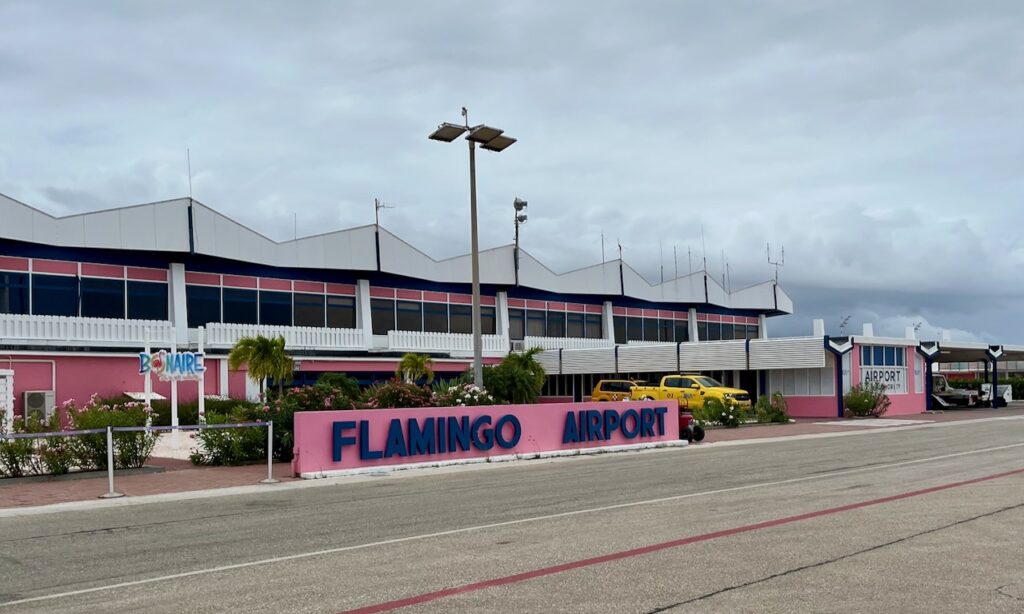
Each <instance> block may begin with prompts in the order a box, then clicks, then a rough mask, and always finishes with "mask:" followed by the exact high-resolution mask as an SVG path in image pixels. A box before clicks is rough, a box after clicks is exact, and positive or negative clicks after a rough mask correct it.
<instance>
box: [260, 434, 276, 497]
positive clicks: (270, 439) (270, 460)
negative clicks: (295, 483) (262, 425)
mask: <svg viewBox="0 0 1024 614" xmlns="http://www.w3.org/2000/svg"><path fill="white" fill-rule="evenodd" d="M278 481H279V480H275V479H274V421H273V420H270V421H269V422H267V479H265V480H260V484H277V483H278Z"/></svg>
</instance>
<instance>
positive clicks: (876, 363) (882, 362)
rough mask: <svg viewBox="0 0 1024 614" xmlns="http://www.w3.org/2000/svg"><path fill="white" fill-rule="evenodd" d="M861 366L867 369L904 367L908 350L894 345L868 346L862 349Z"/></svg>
mask: <svg viewBox="0 0 1024 614" xmlns="http://www.w3.org/2000/svg"><path fill="white" fill-rule="evenodd" d="M860 360H861V365H862V366H865V367H902V366H904V365H905V364H906V348H904V347H900V346H892V345H866V346H863V347H861V349H860Z"/></svg>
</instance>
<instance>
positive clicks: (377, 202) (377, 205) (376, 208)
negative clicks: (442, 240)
mask: <svg viewBox="0 0 1024 614" xmlns="http://www.w3.org/2000/svg"><path fill="white" fill-rule="evenodd" d="M463 111H465V109H463ZM381 209H394V207H392V206H391V205H385V204H384V201H383V200H381V199H379V198H374V199H373V215H374V219H375V220H376V224H377V226H380V210H381Z"/></svg>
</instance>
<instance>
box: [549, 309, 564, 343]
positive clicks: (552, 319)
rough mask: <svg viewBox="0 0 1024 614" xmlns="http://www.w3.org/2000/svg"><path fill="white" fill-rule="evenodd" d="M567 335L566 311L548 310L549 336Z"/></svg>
mask: <svg viewBox="0 0 1024 614" xmlns="http://www.w3.org/2000/svg"><path fill="white" fill-rule="evenodd" d="M564 336H565V312H564V311H549V312H548V337H564Z"/></svg>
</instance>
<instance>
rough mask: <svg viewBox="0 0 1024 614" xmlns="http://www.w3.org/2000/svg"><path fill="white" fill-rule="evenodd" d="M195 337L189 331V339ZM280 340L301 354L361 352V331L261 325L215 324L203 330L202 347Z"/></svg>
mask: <svg viewBox="0 0 1024 614" xmlns="http://www.w3.org/2000/svg"><path fill="white" fill-rule="evenodd" d="M194 336H195V333H194V331H189V338H190V340H191V338H192V337H194ZM258 336H263V337H278V336H283V337H284V341H285V347H287V348H288V349H289V350H291V349H302V350H365V349H367V348H366V340H365V338H364V337H363V331H361V330H359V329H355V328H318V327H312V326H265V325H261V324H217V323H212V324H209V325H208V326H207V327H206V345H207V346H209V347H215V348H228V347H232V346H234V345H235V343H237V342H238V340H239V339H241V338H242V337H258Z"/></svg>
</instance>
